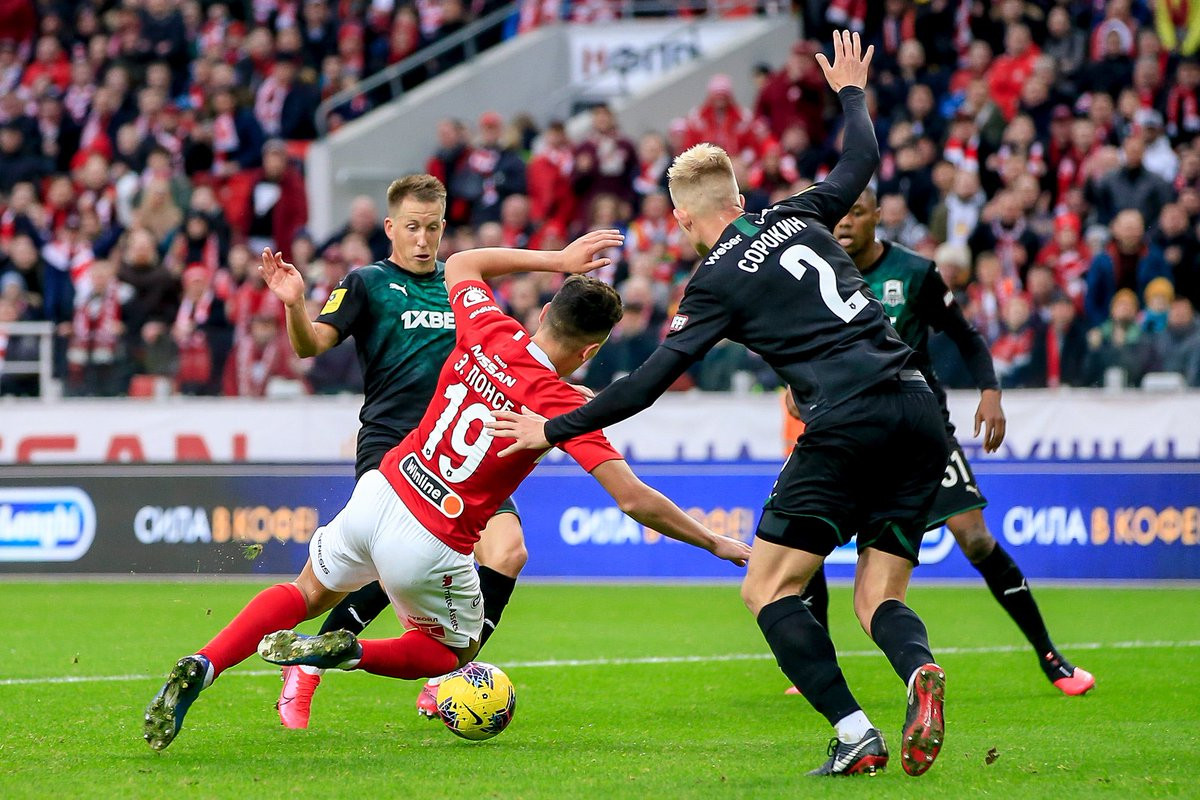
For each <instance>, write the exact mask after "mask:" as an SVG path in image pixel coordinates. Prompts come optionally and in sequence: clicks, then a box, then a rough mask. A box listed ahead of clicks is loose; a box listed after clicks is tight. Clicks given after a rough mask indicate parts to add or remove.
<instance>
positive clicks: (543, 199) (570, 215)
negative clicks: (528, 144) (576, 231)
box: [526, 121, 665, 231]
mask: <svg viewBox="0 0 1200 800" xmlns="http://www.w3.org/2000/svg"><path fill="white" fill-rule="evenodd" d="M574 168H575V151H574V149H573V148H572V147H571V141H570V139H568V138H567V131H566V128H565V127H563V124H562V123H561V122H558V121H554V122H551V123H550V124H549V125H547V126H546V130H545V131H544V132H543V133H542V137H541V139H540V141H539V142H538V143H537V144H536V145H535V146H534V151H533V156H532V157H531V158H530V159H529V167H528V169H527V170H526V178H527V186H528V189H529V211H530V215H531V216H532V217H533V218H534V219H538V220H544V221H545V223H546V224H548V225H555V226H557V227H558V228H559V229H561V230H564V231H565V230H566V229H567V227H568V226H569V225H570V224H571V222H572V220H574V218H575V195H574V193H573V192H572V189H571V173H572V171H573V170H574ZM664 174H665V171H664Z"/></svg>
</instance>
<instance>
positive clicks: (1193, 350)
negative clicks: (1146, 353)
mask: <svg viewBox="0 0 1200 800" xmlns="http://www.w3.org/2000/svg"><path fill="white" fill-rule="evenodd" d="M1153 342H1154V354H1155V366H1154V368H1155V369H1156V370H1161V371H1163V372H1178V373H1179V374H1180V375H1183V377H1184V380H1185V382H1186V383H1187V385H1188V386H1200V322H1197V320H1196V310H1195V308H1194V307H1193V306H1192V304H1191V301H1189V300H1188V299H1187V298H1185V297H1180V298H1176V299H1175V301H1174V302H1172V303H1171V308H1170V310H1169V311H1168V312H1167V324H1166V327H1165V328H1164V329H1163V330H1162V331H1161V332H1159V333H1158V334H1157V335H1156V336H1155V337H1154V339H1153Z"/></svg>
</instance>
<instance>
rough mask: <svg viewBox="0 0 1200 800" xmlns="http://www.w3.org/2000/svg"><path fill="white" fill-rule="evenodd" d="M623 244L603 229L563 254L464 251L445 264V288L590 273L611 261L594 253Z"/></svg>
mask: <svg viewBox="0 0 1200 800" xmlns="http://www.w3.org/2000/svg"><path fill="white" fill-rule="evenodd" d="M624 243H625V237H623V236H622V235H621V232H620V231H617V230H613V229H603V230H597V231H592V232H591V233H586V234H584V235H583V236H580V237H579V238H578V239H576V240H575V241H573V242H571V243H570V244H569V245H567V246H566V247H564V248H563V249H562V250H519V249H516V248H510V247H482V248H479V249H478V250H464V251H463V252H461V253H455V254H454V255H452V256H450V258H449V259H447V261H446V287H447V288H448V289H453V288H454V287H455V286H456V285H457V284H459V283H461V282H462V281H478V280H483V279H485V278H495V277H498V276H500V275H508V274H510V273H513V272H570V273H581V272H590V271H592V270H594V269H599V268H600V267H604V266H607V265H609V264H611V263H612V261H611V259H607V258H596V257H595V256H596V254H597V253H602V252H604V251H605V250H608V249H609V248H611V247H621V246H622V245H623V244H624Z"/></svg>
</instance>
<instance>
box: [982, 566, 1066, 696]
mask: <svg viewBox="0 0 1200 800" xmlns="http://www.w3.org/2000/svg"><path fill="white" fill-rule="evenodd" d="M973 566H974V569H977V570H979V575H982V576H983V579H984V582H986V584H988V588H989V589H991V594H992V596H994V597H995V599H996V602H998V603H1000V604H1001V606H1002V607H1003V608H1004V610H1006V612H1008V615H1009V616H1012V618H1013V621H1014V622H1016V626H1018V627H1019V628H1021V633H1024V634H1025V638H1026V639H1028V640H1030V644H1032V645H1033V649H1034V650H1037V651H1038V657H1039V660H1040V661H1042V668H1043V669H1046V674H1048V675H1049V674H1050V669H1056V668H1057V664H1051V666H1049V667H1048V662H1054V661H1055V658H1060V660H1061V656H1060V655H1058V652H1057V650H1055V646H1054V642H1051V640H1050V632H1049V631H1046V625H1045V622H1044V621H1042V612H1039V610H1038V603H1037V601H1034V600H1033V593H1032V591H1031V590H1030V584H1028V583H1026V581H1025V576H1024V575H1021V567H1019V566H1016V563H1015V561H1013V559H1012V557H1009V555H1008V553H1006V552H1004V548H1003V547H1001V546H1000V542H996V548H995V549H994V551H992V552H991V553H989V554H988V555H986V557H984V559H983V560H980V561H979V563H978V564H974V565H973ZM1048 654H1049V655H1050V658H1046V655H1048ZM1068 672H1069V670H1068ZM1061 676H1062V675H1061V674H1056V675H1054V678H1061Z"/></svg>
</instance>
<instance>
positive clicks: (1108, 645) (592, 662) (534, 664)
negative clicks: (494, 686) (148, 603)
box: [0, 639, 1200, 686]
mask: <svg viewBox="0 0 1200 800" xmlns="http://www.w3.org/2000/svg"><path fill="white" fill-rule="evenodd" d="M1193 647H1200V639H1192V640H1183V641H1167V640H1146V641H1143V640H1133V641H1127V642H1081V643H1075V644H1065V645H1060V646H1059V649H1061V650H1064V651H1067V652H1075V651H1078V650H1151V649H1156V650H1176V649H1182V648H1193ZM1028 649H1029V645H994V646H991V647H938V648H935V650H936V651H937V655H939V656H942V655H952V656H964V655H990V654H995V653H1023V652H1025V651H1026V650H1028ZM872 656H874V657H882V654H881V653H880V652H879V651H878V650H846V651H842V652H839V653H838V658H868V657H872ZM773 657H774V656H772V655H771V654H770V653H726V654H723V655H711V656H644V657H640V658H584V659H551V660H546V661H509V662H505V664H504V669H506V670H513V669H541V668H545V667H555V668H563V667H620V666H628V665H638V664H717V663H722V662H727V661H769V660H771V659H772V658H773ZM226 674H228V675H229V676H231V677H239V676H240V677H263V676H265V675H278V674H279V670H278V669H269V670H268V669H244V670H235V671H232V672H228V673H226ZM161 677H162V675H63V676H60V677H52V678H7V679H0V686H45V685H49V684H56V683H121V682H128V681H153V680H156V679H160V678H161Z"/></svg>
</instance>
